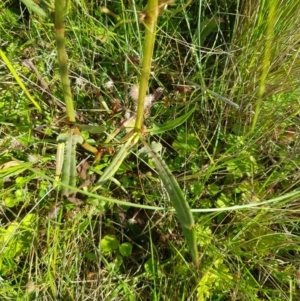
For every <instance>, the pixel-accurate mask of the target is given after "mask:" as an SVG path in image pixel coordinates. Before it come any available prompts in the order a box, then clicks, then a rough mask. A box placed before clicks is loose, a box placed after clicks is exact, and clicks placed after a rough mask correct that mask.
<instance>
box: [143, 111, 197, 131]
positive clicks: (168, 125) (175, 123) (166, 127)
mask: <svg viewBox="0 0 300 301" xmlns="http://www.w3.org/2000/svg"><path fill="white" fill-rule="evenodd" d="M194 111H195V108H193V109H191V110H190V111H188V112H187V113H186V114H184V115H182V116H180V117H178V118H176V119H175V120H172V121H170V122H167V123H165V124H162V125H157V124H156V125H154V127H153V128H151V129H146V130H145V132H146V133H151V134H153V135H157V134H162V133H164V132H167V131H170V130H173V129H174V128H176V127H177V126H179V125H181V124H183V123H184V122H186V121H187V120H188V119H189V117H190V116H191V115H192V114H193V113H194Z"/></svg>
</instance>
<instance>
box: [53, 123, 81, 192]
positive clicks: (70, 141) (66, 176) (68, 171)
mask: <svg viewBox="0 0 300 301" xmlns="http://www.w3.org/2000/svg"><path fill="white" fill-rule="evenodd" d="M58 140H59V142H61V143H62V142H64V144H65V147H64V160H63V161H64V162H63V168H62V176H61V181H62V183H64V184H66V185H69V186H73V187H75V185H76V145H77V143H80V144H81V143H82V142H83V138H82V137H81V136H78V135H75V134H74V133H73V129H71V130H70V131H69V133H65V134H61V135H59V137H58ZM59 147H60V148H62V147H61V146H59ZM59 164H61V162H59ZM71 191H72V189H71V188H68V187H66V186H63V188H62V194H63V195H66V196H68V195H69V194H70V193H71Z"/></svg>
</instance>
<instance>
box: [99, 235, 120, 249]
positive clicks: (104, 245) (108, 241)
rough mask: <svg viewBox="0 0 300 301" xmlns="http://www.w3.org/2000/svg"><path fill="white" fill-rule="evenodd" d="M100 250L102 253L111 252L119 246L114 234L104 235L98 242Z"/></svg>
mask: <svg viewBox="0 0 300 301" xmlns="http://www.w3.org/2000/svg"><path fill="white" fill-rule="evenodd" d="M100 246H101V251H102V252H104V253H111V252H112V251H113V250H116V249H118V248H119V241H118V240H117V238H116V236H115V235H105V236H104V237H103V238H102V239H101V242H100Z"/></svg>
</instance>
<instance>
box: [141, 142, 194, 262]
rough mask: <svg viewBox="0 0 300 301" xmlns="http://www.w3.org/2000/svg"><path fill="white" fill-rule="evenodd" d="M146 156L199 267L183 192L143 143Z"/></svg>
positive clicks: (160, 160)
mask: <svg viewBox="0 0 300 301" xmlns="http://www.w3.org/2000/svg"><path fill="white" fill-rule="evenodd" d="M143 144H144V146H145V149H146V151H147V152H148V155H149V156H150V157H151V158H152V159H153V162H154V164H155V167H156V169H157V171H158V174H159V176H160V178H161V180H162V182H163V184H164V186H165V189H166V190H167V192H168V194H169V197H170V200H171V202H172V203H173V206H174V208H175V210H176V213H177V216H178V219H179V222H180V225H181V227H182V230H183V234H184V237H185V239H186V241H187V245H188V247H189V250H190V253H191V256H192V259H193V262H194V264H195V265H196V266H198V265H199V256H198V251H197V243H196V234H195V230H194V218H193V215H192V212H191V209H190V207H189V205H188V203H187V201H186V200H185V198H184V195H183V192H182V190H181V189H180V187H179V184H178V182H177V181H176V179H175V177H174V176H173V175H172V173H171V171H170V170H169V168H168V166H167V165H166V163H165V162H164V160H163V159H162V158H161V157H160V156H159V155H158V154H157V153H156V152H155V151H154V150H153V149H151V148H150V147H149V145H148V144H147V143H146V142H144V141H143Z"/></svg>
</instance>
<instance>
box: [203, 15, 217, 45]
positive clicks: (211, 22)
mask: <svg viewBox="0 0 300 301" xmlns="http://www.w3.org/2000/svg"><path fill="white" fill-rule="evenodd" d="M221 21H222V19H220V18H217V17H213V18H211V19H207V20H204V21H202V22H201V23H200V28H201V31H200V43H199V44H200V46H203V43H204V42H205V40H206V38H207V37H208V35H209V34H211V33H212V32H213V31H214V30H215V29H216V28H218V27H219V26H220V23H221Z"/></svg>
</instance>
